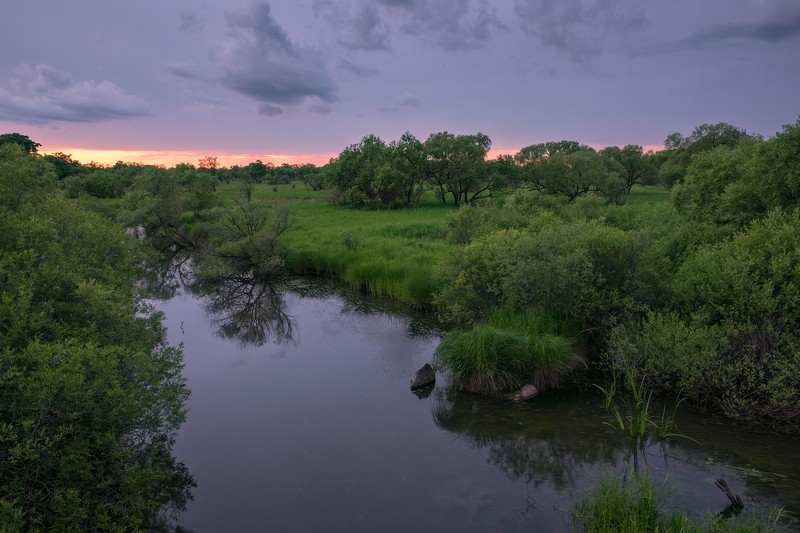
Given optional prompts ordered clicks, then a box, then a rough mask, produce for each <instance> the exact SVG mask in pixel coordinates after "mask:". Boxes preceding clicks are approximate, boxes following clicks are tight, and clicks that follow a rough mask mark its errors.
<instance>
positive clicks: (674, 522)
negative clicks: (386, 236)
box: [572, 472, 783, 533]
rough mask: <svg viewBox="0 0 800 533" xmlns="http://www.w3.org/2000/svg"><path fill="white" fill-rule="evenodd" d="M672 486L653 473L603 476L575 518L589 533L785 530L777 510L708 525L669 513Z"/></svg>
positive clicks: (711, 521)
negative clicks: (654, 477) (657, 481)
mask: <svg viewBox="0 0 800 533" xmlns="http://www.w3.org/2000/svg"><path fill="white" fill-rule="evenodd" d="M668 496H669V487H667V485H666V480H665V483H664V484H662V485H661V486H660V487H656V485H655V484H654V483H653V480H652V478H651V476H650V475H649V473H647V472H633V473H631V475H630V476H629V477H622V476H620V475H608V474H606V475H602V476H601V477H600V479H599V481H598V484H597V488H596V489H595V491H594V493H593V494H591V495H589V496H588V497H586V498H585V499H583V500H582V501H580V502H578V503H576V504H575V505H574V507H573V513H572V514H573V519H574V521H575V525H576V526H578V529H579V530H580V531H584V532H586V533H648V532H652V533H655V532H663V533H684V532H685V533H701V532H704V531H708V532H723V531H724V532H728V533H747V532H753V533H768V532H769V533H771V532H778V531H782V530H783V529H782V527H781V524H780V520H781V514H782V510H781V509H780V508H775V509H772V510H771V511H770V514H769V515H768V516H756V515H754V514H742V515H740V516H734V517H730V518H728V517H725V516H723V514H718V515H714V516H711V517H710V518H709V519H708V520H707V521H706V522H705V523H698V522H696V521H694V520H692V519H690V518H689V517H688V516H687V515H686V513H684V512H681V511H680V510H677V509H673V510H671V511H666V510H665V507H666V504H667V498H668Z"/></svg>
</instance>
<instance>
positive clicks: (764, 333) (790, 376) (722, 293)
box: [611, 211, 800, 431]
mask: <svg viewBox="0 0 800 533" xmlns="http://www.w3.org/2000/svg"><path fill="white" fill-rule="evenodd" d="M672 308H673V309H674V310H673V311H671V312H670V311H664V312H658V313H653V314H651V315H650V316H649V317H648V318H647V319H646V320H644V322H643V323H642V324H641V325H637V326H633V327H631V328H630V329H624V330H619V331H618V332H617V333H616V334H615V339H614V342H613V343H612V347H613V350H612V352H611V355H612V357H613V356H614V353H615V352H616V353H618V354H621V355H624V356H626V357H629V358H630V359H631V360H634V361H636V365H637V367H638V368H639V369H640V371H641V372H643V373H644V374H645V375H646V376H648V378H649V379H650V380H651V381H652V382H653V383H654V384H655V385H656V386H658V387H660V388H663V389H672V390H676V389H677V390H681V391H682V393H683V394H685V395H687V396H689V397H691V398H694V399H695V400H697V401H698V402H700V403H703V404H706V405H713V406H716V407H719V408H721V409H723V410H724V411H725V412H726V413H727V414H728V415H731V416H734V417H737V418H740V419H747V420H752V421H756V422H759V423H768V424H772V425H775V426H778V427H781V428H783V429H787V430H795V431H797V430H800V423H798V420H800V334H798V331H800V215H798V214H797V213H793V214H787V213H784V212H782V211H774V212H772V213H771V214H770V215H768V216H767V217H766V218H765V219H764V220H761V221H758V222H755V223H753V224H752V225H751V226H750V227H749V228H748V229H747V231H745V232H741V233H738V234H737V235H735V236H734V237H733V238H732V239H729V240H727V241H724V242H722V243H720V244H717V245H714V246H707V247H705V248H701V249H700V250H698V251H697V253H695V254H694V255H692V256H691V257H689V258H688V259H687V260H686V261H685V263H684V264H683V265H682V266H681V268H680V269H679V270H678V272H677V274H676V277H675V280H674V283H673V298H672Z"/></svg>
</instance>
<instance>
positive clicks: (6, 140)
mask: <svg viewBox="0 0 800 533" xmlns="http://www.w3.org/2000/svg"><path fill="white" fill-rule="evenodd" d="M9 144H14V145H16V146H18V147H19V148H20V149H21V150H22V151H23V152H25V153H26V154H35V153H36V151H37V149H38V148H39V147H40V146H42V145H41V144H39V143H37V142H36V141H33V140H31V138H30V137H28V136H27V135H22V134H21V133H4V134H2V135H0V147H2V146H5V145H9Z"/></svg>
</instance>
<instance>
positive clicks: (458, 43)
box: [395, 0, 504, 52]
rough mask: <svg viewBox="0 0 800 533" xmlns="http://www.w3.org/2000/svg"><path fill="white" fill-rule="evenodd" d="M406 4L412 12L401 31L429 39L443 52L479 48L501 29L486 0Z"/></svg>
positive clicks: (427, 0) (429, 0)
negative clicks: (426, 36)
mask: <svg viewBox="0 0 800 533" xmlns="http://www.w3.org/2000/svg"><path fill="white" fill-rule="evenodd" d="M395 4H398V3H397V2H395ZM408 4H409V6H410V7H411V8H412V9H411V10H409V12H408V13H409V14H408V17H409V18H408V21H407V22H406V23H405V24H404V25H403V30H404V31H406V32H407V33H410V34H412V35H429V36H431V37H432V38H433V41H434V43H435V44H436V45H437V46H438V47H440V48H442V49H443V50H446V51H451V52H460V51H463V50H468V49H472V48H477V47H480V46H482V45H484V44H485V43H486V42H487V41H488V40H489V39H490V38H491V36H492V35H493V34H494V32H495V31H497V30H500V29H502V28H503V27H504V25H503V23H502V22H500V19H499V18H498V17H497V15H496V14H495V12H494V11H493V10H490V8H489V4H488V2H487V1H486V0H417V1H416V2H413V4H412V3H411V2H408Z"/></svg>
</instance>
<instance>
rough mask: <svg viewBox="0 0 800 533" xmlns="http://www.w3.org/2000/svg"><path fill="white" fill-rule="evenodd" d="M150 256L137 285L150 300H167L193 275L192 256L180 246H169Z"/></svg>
mask: <svg viewBox="0 0 800 533" xmlns="http://www.w3.org/2000/svg"><path fill="white" fill-rule="evenodd" d="M153 254H154V255H153V257H150V258H149V259H148V260H147V261H146V263H145V265H144V268H143V271H144V274H143V276H142V278H141V279H140V280H139V283H138V286H139V290H141V291H142V293H143V294H144V295H145V296H146V297H147V298H150V299H152V300H169V299H171V298H173V297H174V296H175V295H176V294H177V293H178V291H180V290H181V289H182V288H183V287H184V286H186V285H189V284H190V283H191V281H192V279H193V277H194V274H193V272H192V258H191V256H190V255H189V252H187V251H186V250H184V249H182V248H171V249H167V250H165V251H164V252H163V253H160V254H155V252H153Z"/></svg>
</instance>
